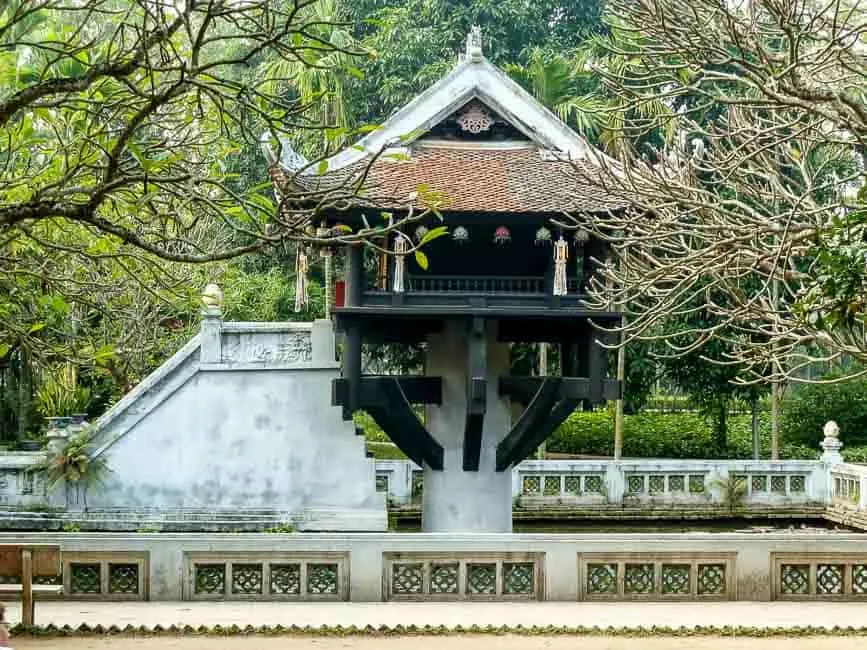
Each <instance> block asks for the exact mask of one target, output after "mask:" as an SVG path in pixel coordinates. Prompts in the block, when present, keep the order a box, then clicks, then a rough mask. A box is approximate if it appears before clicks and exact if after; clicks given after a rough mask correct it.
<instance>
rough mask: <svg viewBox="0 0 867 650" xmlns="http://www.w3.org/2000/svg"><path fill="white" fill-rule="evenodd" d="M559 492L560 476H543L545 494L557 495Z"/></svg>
mask: <svg viewBox="0 0 867 650" xmlns="http://www.w3.org/2000/svg"><path fill="white" fill-rule="evenodd" d="M558 494H560V477H559V476H546V477H545V495H546V496H557V495H558Z"/></svg>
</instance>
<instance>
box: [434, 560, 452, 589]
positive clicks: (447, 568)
mask: <svg viewBox="0 0 867 650" xmlns="http://www.w3.org/2000/svg"><path fill="white" fill-rule="evenodd" d="M430 592H431V593H432V594H456V593H458V564H457V562H454V563H452V562H450V563H445V564H439V563H436V562H434V563H432V564H431V566H430Z"/></svg>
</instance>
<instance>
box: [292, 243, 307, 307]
mask: <svg viewBox="0 0 867 650" xmlns="http://www.w3.org/2000/svg"><path fill="white" fill-rule="evenodd" d="M307 300H308V294H307V253H305V252H304V248H303V247H302V246H299V247H298V251H297V253H296V254H295V311H296V312H299V311H301V310H302V309H306V308H307Z"/></svg>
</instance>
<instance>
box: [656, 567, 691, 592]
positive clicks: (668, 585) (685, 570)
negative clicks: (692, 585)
mask: <svg viewBox="0 0 867 650" xmlns="http://www.w3.org/2000/svg"><path fill="white" fill-rule="evenodd" d="M689 571H690V565H688V564H663V565H662V576H661V578H662V593H664V594H688V593H689Z"/></svg>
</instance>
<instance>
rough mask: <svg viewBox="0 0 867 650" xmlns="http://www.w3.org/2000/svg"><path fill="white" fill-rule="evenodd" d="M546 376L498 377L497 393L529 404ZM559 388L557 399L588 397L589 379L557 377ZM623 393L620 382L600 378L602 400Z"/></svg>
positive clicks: (614, 398)
mask: <svg viewBox="0 0 867 650" xmlns="http://www.w3.org/2000/svg"><path fill="white" fill-rule="evenodd" d="M545 379H547V378H546V377H500V381H499V387H498V389H499V394H500V395H501V396H503V397H509V398H510V399H511V400H512V401H513V402H518V403H519V404H529V403H530V400H532V399H533V396H534V395H535V394H536V392H537V391H538V390H539V386H541V385H542V382H544V381H545ZM559 379H560V380H561V381H560V388H559V393H558V394H557V398H558V399H577V400H585V399H590V395H591V390H590V379H588V378H586V377H559ZM622 394H623V390H622V384H621V382H619V381H617V380H616V379H603V380H602V400H603V401H613V400H617V399H620V397H621V396H622Z"/></svg>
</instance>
